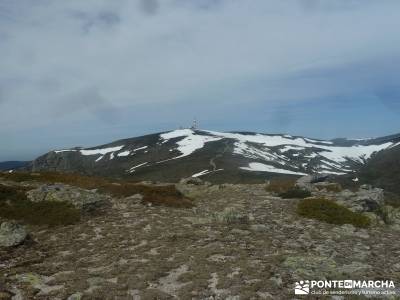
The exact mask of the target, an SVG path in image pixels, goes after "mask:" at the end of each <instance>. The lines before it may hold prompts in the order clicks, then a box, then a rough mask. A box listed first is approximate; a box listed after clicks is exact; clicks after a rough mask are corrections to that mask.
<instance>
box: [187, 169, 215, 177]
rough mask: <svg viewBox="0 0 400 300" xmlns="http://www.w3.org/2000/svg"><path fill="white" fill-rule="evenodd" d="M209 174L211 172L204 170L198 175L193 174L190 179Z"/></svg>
mask: <svg viewBox="0 0 400 300" xmlns="http://www.w3.org/2000/svg"><path fill="white" fill-rule="evenodd" d="M211 172H212V171H209V170H204V171H201V172H199V173H196V174H193V175H192V176H191V177H199V176H202V175H206V174H208V173H211Z"/></svg>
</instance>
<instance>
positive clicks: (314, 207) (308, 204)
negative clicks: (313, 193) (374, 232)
mask: <svg viewBox="0 0 400 300" xmlns="http://www.w3.org/2000/svg"><path fill="white" fill-rule="evenodd" d="M297 213H298V214H299V215H300V216H302V217H306V218H310V219H316V220H319V221H323V222H327V223H330V224H337V225H343V224H352V225H354V226H356V227H368V226H369V225H370V220H369V219H368V217H366V216H364V215H362V214H360V213H355V212H353V211H351V210H349V209H348V208H346V207H344V206H342V205H339V204H337V203H335V202H334V201H331V200H327V199H323V198H313V199H303V200H301V201H300V202H299V204H298V206H297Z"/></svg>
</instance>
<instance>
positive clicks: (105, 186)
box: [0, 172, 194, 207]
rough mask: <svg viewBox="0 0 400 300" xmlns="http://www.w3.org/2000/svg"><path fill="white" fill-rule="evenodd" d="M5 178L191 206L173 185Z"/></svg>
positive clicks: (22, 175)
mask: <svg viewBox="0 0 400 300" xmlns="http://www.w3.org/2000/svg"><path fill="white" fill-rule="evenodd" d="M0 177H3V178H4V179H7V180H12V181H16V182H22V181H38V182H43V183H49V184H53V183H63V184H67V185H71V186H77V187H80V188H83V189H88V190H92V189H97V191H98V192H99V193H103V194H109V195H111V196H113V197H129V196H132V195H135V194H141V195H142V196H143V200H142V202H143V203H151V204H152V205H164V206H169V207H193V206H194V205H193V202H192V201H191V200H190V199H187V198H185V197H184V196H183V195H182V193H180V192H179V191H178V190H177V189H176V188H175V186H174V185H168V186H155V185H153V186H150V185H144V184H137V183H133V182H127V181H122V180H114V181H110V180H108V179H105V178H102V177H95V176H83V175H79V174H74V173H56V172H43V173H27V172H14V173H3V174H0Z"/></svg>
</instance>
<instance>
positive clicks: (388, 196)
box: [385, 192, 400, 208]
mask: <svg viewBox="0 0 400 300" xmlns="http://www.w3.org/2000/svg"><path fill="white" fill-rule="evenodd" d="M385 205H390V206H392V207H395V208H400V196H399V195H398V194H395V193H390V192H385Z"/></svg>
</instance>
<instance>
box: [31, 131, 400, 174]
mask: <svg viewBox="0 0 400 300" xmlns="http://www.w3.org/2000/svg"><path fill="white" fill-rule="evenodd" d="M398 145H400V134H395V135H390V136H386V137H378V138H373V139H333V140H321V139H313V138H308V137H302V136H292V135H288V134H265V133H264V134H261V133H254V132H238V131H233V132H217V131H210V130H197V129H196V130H194V129H178V130H173V131H165V132H160V133H154V134H149V135H144V136H139V137H133V138H126V139H119V140H116V141H113V142H111V143H107V144H103V145H99V146H95V147H87V148H82V147H78V148H71V149H60V150H54V151H50V152H48V153H46V154H44V155H42V156H40V157H38V158H37V159H35V160H34V161H33V162H32V164H31V166H30V168H31V170H32V171H61V172H79V173H83V174H87V175H101V176H113V177H128V178H131V179H133V180H156V181H178V180H179V179H180V178H183V177H190V176H196V177H202V178H207V180H212V181H219V180H222V179H223V178H230V179H229V180H228V181H230V180H234V181H237V182H240V181H241V180H242V179H243V178H245V177H249V178H253V177H254V178H258V180H265V179H267V178H268V177H270V176H272V175H289V176H291V175H296V176H302V175H306V174H315V173H324V174H332V175H345V174H352V173H354V171H355V170H357V169H358V168H360V167H361V166H363V165H365V164H366V162H367V161H368V160H369V159H370V158H371V157H372V156H373V155H374V154H376V153H378V152H380V151H381V150H387V149H390V148H393V147H397V146H398ZM234 178H236V179H234Z"/></svg>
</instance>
